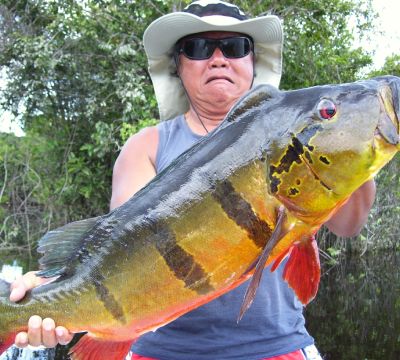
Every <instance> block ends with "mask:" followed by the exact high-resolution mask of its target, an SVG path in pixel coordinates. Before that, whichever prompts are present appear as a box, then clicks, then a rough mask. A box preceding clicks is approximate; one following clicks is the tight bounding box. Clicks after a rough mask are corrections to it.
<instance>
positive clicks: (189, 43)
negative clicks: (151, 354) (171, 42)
mask: <svg viewBox="0 0 400 360" xmlns="http://www.w3.org/2000/svg"><path fill="white" fill-rule="evenodd" d="M212 48H213V44H212V43H210V42H209V41H208V39H189V40H186V41H185V43H184V44H183V47H182V50H183V53H184V54H185V55H186V56H187V57H188V58H190V59H195V60H196V59H197V60H202V59H207V58H209V57H210V56H211V54H212V52H213V49H212ZM214 48H215V47H214Z"/></svg>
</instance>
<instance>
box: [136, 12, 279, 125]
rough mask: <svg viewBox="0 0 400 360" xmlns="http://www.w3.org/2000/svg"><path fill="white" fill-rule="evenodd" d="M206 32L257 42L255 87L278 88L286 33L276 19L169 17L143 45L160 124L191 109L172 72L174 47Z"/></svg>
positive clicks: (158, 22) (178, 14) (153, 25)
mask: <svg viewBox="0 0 400 360" xmlns="http://www.w3.org/2000/svg"><path fill="white" fill-rule="evenodd" d="M206 31H229V32H238V33H242V34H247V35H250V36H251V37H252V38H253V41H254V52H255V68H254V70H255V78H254V82H253V85H258V84H270V85H273V86H276V87H278V86H279V82H280V78H281V74H282V44H283V32H282V26H281V21H280V19H279V18H278V17H277V16H274V15H267V16H260V17H257V18H254V19H249V20H238V19H235V18H232V17H227V16H220V15H212V16H203V17H198V16H196V15H193V14H190V13H186V12H175V13H171V14H167V15H164V16H162V17H161V18H159V19H157V20H155V21H154V22H152V23H151V24H150V25H149V27H148V28H147V29H146V31H145V33H144V35H143V45H144V48H145V51H146V55H147V58H148V62H149V73H150V76H151V80H152V82H153V87H154V92H155V95H156V98H157V103H158V109H159V112H160V119H161V120H167V119H171V118H173V117H175V116H177V115H179V114H182V113H184V112H186V111H187V110H188V108H189V101H188V99H187V97H186V92H185V91H184V89H183V86H182V83H181V81H180V79H179V78H178V77H177V76H174V75H173V73H172V71H171V63H172V48H173V46H174V45H175V43H176V42H177V41H178V40H179V39H181V38H182V37H184V36H187V35H190V34H195V33H199V32H206Z"/></svg>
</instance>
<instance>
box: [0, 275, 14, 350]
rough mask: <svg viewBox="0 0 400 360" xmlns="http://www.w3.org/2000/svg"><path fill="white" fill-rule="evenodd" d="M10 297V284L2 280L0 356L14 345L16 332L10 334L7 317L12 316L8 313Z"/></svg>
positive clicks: (0, 281) (0, 282) (0, 291)
mask: <svg viewBox="0 0 400 360" xmlns="http://www.w3.org/2000/svg"><path fill="white" fill-rule="evenodd" d="M9 297H10V283H8V282H7V281H4V280H2V279H0V354H2V353H3V352H4V351H6V350H7V349H8V348H9V347H10V346H11V345H12V344H14V339H15V335H16V334H17V333H16V332H8V327H9V326H8V324H9V321H8V319H7V318H6V316H10V312H9V311H6V309H7V308H9V306H8V305H7V303H8V299H9Z"/></svg>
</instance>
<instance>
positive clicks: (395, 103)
mask: <svg viewBox="0 0 400 360" xmlns="http://www.w3.org/2000/svg"><path fill="white" fill-rule="evenodd" d="M399 88H400V79H398V81H397V82H393V83H390V84H389V86H383V87H382V88H380V89H379V95H378V96H379V102H380V104H381V109H382V112H381V116H380V118H379V121H378V125H377V127H376V129H375V135H377V136H380V137H382V138H383V139H384V140H385V141H386V142H387V143H388V144H390V145H394V146H395V147H396V148H397V150H400V129H399V103H400V99H399V92H400V91H399Z"/></svg>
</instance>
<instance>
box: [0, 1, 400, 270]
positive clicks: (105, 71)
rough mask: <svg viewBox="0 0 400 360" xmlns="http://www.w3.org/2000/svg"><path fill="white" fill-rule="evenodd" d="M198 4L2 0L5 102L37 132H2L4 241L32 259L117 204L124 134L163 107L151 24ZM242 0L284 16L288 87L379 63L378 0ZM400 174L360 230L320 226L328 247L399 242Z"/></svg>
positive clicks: (398, 64) (0, 221)
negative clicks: (155, 84) (367, 43)
mask: <svg viewBox="0 0 400 360" xmlns="http://www.w3.org/2000/svg"><path fill="white" fill-rule="evenodd" d="M187 3H189V2H188V1H177V0H175V1H174V0H137V1H134V0H133V1H123V0H90V1H89V0H87V1H72V0H66V1H51V0H42V1H36V0H14V1H13V0H1V1H0V66H1V69H2V74H3V77H4V79H6V80H7V84H6V86H5V87H4V90H3V92H2V94H1V96H0V99H1V100H0V101H1V102H2V103H1V107H2V109H3V110H9V111H11V112H12V114H13V116H14V117H15V119H16V120H15V121H18V122H19V123H20V124H21V125H22V127H23V129H24V131H25V134H26V135H25V136H24V137H21V138H17V137H15V136H14V135H12V134H5V133H3V134H0V250H2V251H3V252H4V251H10V250H12V251H13V252H16V251H17V252H21V253H23V254H24V255H27V258H28V259H32V258H34V257H35V251H34V250H35V247H36V242H37V240H38V239H39V238H40V237H41V235H43V234H44V233H45V232H46V231H47V230H49V229H50V228H55V227H57V226H60V225H62V224H65V223H66V222H70V221H73V220H78V219H81V218H86V217H90V216H96V215H99V214H102V213H105V212H107V211H108V202H109V198H110V184H111V172H112V167H113V163H114V161H115V159H116V156H117V155H118V152H119V150H120V148H121V146H122V144H123V143H124V142H125V141H126V139H127V138H128V137H129V136H130V134H132V133H134V132H136V131H138V130H139V129H140V128H142V127H144V126H147V125H149V124H154V123H155V122H156V121H157V118H158V112H157V106H156V101H155V98H154V94H153V90H152V86H151V82H150V78H149V75H148V73H147V65H146V59H145V55H144V51H143V46H142V42H141V39H142V35H143V31H144V29H145V28H146V27H147V25H148V24H149V23H150V22H151V21H152V20H153V19H155V18H156V17H159V16H160V15H162V14H165V13H167V12H170V11H171V9H174V10H178V9H181V8H182V7H184V6H185V5H186V4H187ZM232 3H236V4H238V5H240V6H241V7H242V8H243V9H244V10H245V11H246V12H248V13H250V14H255V15H260V14H265V13H273V14H277V15H279V16H280V17H281V18H282V19H283V23H284V28H285V36H286V40H285V49H284V73H283V79H282V88H284V89H294V88H300V87H306V86H312V85H316V84H325V83H341V82H348V81H354V80H357V79H360V78H361V77H362V75H361V74H363V73H365V72H366V71H365V69H366V67H367V66H368V65H370V64H371V54H368V53H366V52H365V51H364V50H363V49H362V48H357V47H354V45H353V40H354V36H355V35H357V36H359V37H361V38H363V37H367V36H368V33H369V31H370V30H371V29H372V28H373V21H374V18H375V16H376V14H374V13H373V11H372V9H371V6H370V1H369V0H358V1H356V0H354V1H348V0H326V1H319V0H311V1H305V0H296V1H293V0H280V1H253V0H251V1H243V0H242V1H232ZM349 23H354V24H355V25H354V29H349V27H348V24H349ZM375 31H376V30H375ZM379 73H382V74H385V73H390V74H397V75H400V54H397V55H396V54H395V55H394V56H393V57H391V58H389V59H387V61H386V64H385V66H384V68H383V69H381V70H380V71H378V72H375V73H374V74H373V75H377V74H379ZM398 174H399V160H398V158H397V161H396V162H393V163H392V164H391V166H390V167H388V169H386V171H384V172H382V173H381V174H380V175H379V177H378V182H379V190H380V192H379V194H378V197H377V201H376V205H375V207H374V209H373V211H372V213H371V219H370V222H369V224H368V226H367V227H366V229H365V230H364V231H363V233H362V234H361V236H359V237H358V238H357V239H355V240H354V241H343V240H342V239H338V238H336V237H335V236H333V235H332V234H329V233H328V232H327V231H326V230H324V231H322V232H321V237H320V243H321V244H322V248H323V251H324V254H326V255H327V256H328V255H329V256H331V257H332V256H335V255H337V254H339V253H340V252H341V251H343V250H348V251H350V250H357V251H366V250H372V249H375V248H376V247H377V246H379V247H390V248H399V238H400V237H399V230H398V226H397V224H398V223H399V213H400V208H399V206H398V199H399V196H400V194H399V181H400V180H399V175H398ZM0 255H1V254H0ZM33 263H34V264H35V263H36V262H35V261H34V262H33ZM33 266H35V265H33Z"/></svg>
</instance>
